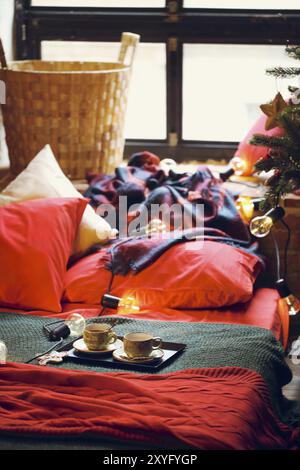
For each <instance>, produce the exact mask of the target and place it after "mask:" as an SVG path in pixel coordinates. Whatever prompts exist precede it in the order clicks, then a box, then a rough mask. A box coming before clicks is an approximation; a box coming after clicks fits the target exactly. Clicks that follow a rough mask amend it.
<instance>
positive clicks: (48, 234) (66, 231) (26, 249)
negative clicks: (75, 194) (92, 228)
mask: <svg viewBox="0 0 300 470" xmlns="http://www.w3.org/2000/svg"><path fill="white" fill-rule="evenodd" d="M86 205H87V200H86V199H80V198H60V199H38V200H31V201H25V202H20V203H17V204H9V205H7V206H4V207H0V260H1V263H0V303H1V304H2V305H5V306H10V307H14V308H22V309H42V310H50V311H53V312H61V305H60V299H61V296H62V292H63V287H64V276H65V273H66V264H67V261H68V258H69V256H70V253H71V249H72V244H73V241H74V239H75V236H76V232H77V228H78V225H79V223H80V220H81V217H82V214H83V211H84V209H85V207H86Z"/></svg>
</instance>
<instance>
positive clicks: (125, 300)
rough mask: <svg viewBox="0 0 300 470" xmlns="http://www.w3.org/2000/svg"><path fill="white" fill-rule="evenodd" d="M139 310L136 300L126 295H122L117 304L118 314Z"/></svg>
mask: <svg viewBox="0 0 300 470" xmlns="http://www.w3.org/2000/svg"><path fill="white" fill-rule="evenodd" d="M139 311H140V307H139V305H138V302H137V300H136V299H135V298H134V297H132V296H130V295H128V296H125V297H122V298H121V300H120V302H119V305H118V314H119V315H122V314H124V315H125V314H127V313H138V312H139Z"/></svg>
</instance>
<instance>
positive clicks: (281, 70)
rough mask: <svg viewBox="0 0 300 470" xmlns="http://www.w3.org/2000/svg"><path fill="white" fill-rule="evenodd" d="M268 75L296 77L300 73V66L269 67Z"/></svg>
mask: <svg viewBox="0 0 300 470" xmlns="http://www.w3.org/2000/svg"><path fill="white" fill-rule="evenodd" d="M266 73H267V74H268V75H273V77H277V78H287V77H296V76H297V75H300V68H297V67H274V68H273V69H267V70H266Z"/></svg>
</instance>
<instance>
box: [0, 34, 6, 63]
mask: <svg viewBox="0 0 300 470" xmlns="http://www.w3.org/2000/svg"><path fill="white" fill-rule="evenodd" d="M0 64H1V67H2V68H3V69H7V62H6V58H5V52H4V48H3V44H2V41H1V39H0Z"/></svg>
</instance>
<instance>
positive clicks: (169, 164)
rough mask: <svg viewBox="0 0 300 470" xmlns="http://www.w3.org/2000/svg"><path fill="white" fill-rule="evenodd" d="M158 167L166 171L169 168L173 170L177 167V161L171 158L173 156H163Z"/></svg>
mask: <svg viewBox="0 0 300 470" xmlns="http://www.w3.org/2000/svg"><path fill="white" fill-rule="evenodd" d="M160 167H161V168H162V169H163V170H165V171H166V172H168V171H169V170H173V171H174V170H175V169H176V168H177V163H176V162H175V160H173V158H164V159H163V160H161V162H160Z"/></svg>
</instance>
